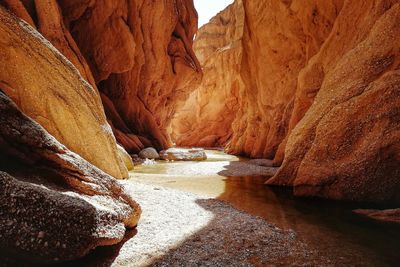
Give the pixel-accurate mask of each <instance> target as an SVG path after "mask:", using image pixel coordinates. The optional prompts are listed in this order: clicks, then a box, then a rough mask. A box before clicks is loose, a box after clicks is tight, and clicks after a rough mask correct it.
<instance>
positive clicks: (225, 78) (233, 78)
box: [171, 1, 244, 147]
mask: <svg viewBox="0 0 400 267" xmlns="http://www.w3.org/2000/svg"><path fill="white" fill-rule="evenodd" d="M243 24H244V11H243V6H242V1H236V2H235V3H234V4H232V5H230V6H229V7H227V8H226V9H225V10H224V11H222V12H220V13H219V14H218V15H217V16H215V17H214V18H213V19H211V21H210V22H209V23H208V24H206V25H204V26H203V27H202V28H200V29H199V31H198V33H197V35H196V39H195V42H194V46H193V48H194V51H195V53H196V56H197V58H198V59H199V61H200V63H201V65H202V67H203V73H204V75H203V80H202V83H201V85H200V86H199V87H198V89H196V90H195V91H193V93H191V95H190V97H189V98H188V100H187V101H186V102H185V105H184V106H183V107H181V108H180V109H179V110H178V112H177V113H176V114H175V116H174V119H173V121H172V124H171V130H172V139H173V140H174V141H175V142H176V144H177V145H179V146H201V147H222V146H224V145H225V144H226V142H227V141H228V140H229V138H230V137H231V135H232V128H231V124H232V121H233V120H234V118H235V114H236V112H237V109H238V105H239V100H238V94H239V91H240V90H242V87H243V82H242V80H241V78H240V75H239V73H240V67H241V60H242V45H241V38H242V36H243Z"/></svg>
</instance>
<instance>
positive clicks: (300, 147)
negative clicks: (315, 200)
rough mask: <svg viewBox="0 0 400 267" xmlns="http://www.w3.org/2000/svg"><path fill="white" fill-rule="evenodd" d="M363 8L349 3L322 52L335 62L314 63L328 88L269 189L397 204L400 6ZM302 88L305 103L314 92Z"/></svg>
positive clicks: (302, 123) (323, 87)
mask: <svg viewBox="0 0 400 267" xmlns="http://www.w3.org/2000/svg"><path fill="white" fill-rule="evenodd" d="M359 4H360V3H356V2H355V1H346V2H345V4H344V6H343V9H342V11H341V12H340V14H339V16H338V18H337V20H336V23H335V26H334V30H333V31H332V35H331V36H330V38H328V39H327V41H326V43H325V44H324V49H322V50H321V53H323V54H324V55H325V56H326V57H328V58H330V60H327V61H325V59H322V56H321V55H317V56H316V57H315V58H314V59H313V61H312V62H311V63H310V66H311V67H312V68H315V66H318V67H317V69H318V68H320V69H321V70H322V72H317V73H319V74H320V75H321V76H320V77H318V79H322V82H316V83H315V84H316V85H317V86H318V85H320V87H317V88H316V91H317V92H318V93H317V95H316V97H315V99H314V101H313V103H312V105H311V107H310V108H309V109H308V111H307V113H306V114H305V115H304V117H303V118H302V119H301V121H300V122H299V123H298V124H297V125H296V126H295V128H294V129H293V131H292V132H291V134H290V135H289V138H288V142H287V145H286V151H285V160H284V162H283V165H282V166H281V168H280V170H279V172H278V173H277V175H276V176H275V177H273V178H272V179H271V180H270V181H269V183H270V184H280V185H293V186H294V191H295V194H297V195H307V196H309V195H312V196H322V197H328V198H334V199H346V200H357V201H371V202H391V204H394V203H396V204H399V203H400V194H399V192H400V167H399V166H400V157H399V155H400V109H399V107H400V27H399V25H400V2H399V1H370V2H368V3H364V5H365V6H364V8H361V9H360V5H359ZM354 25H358V27H357V28H356V29H355V28H354ZM347 32H350V33H347ZM343 35H344V36H346V35H347V37H348V38H347V39H346V40H348V41H346V42H343V41H344V40H342V41H340V39H341V36H343ZM338 39H339V40H338ZM340 44H341V45H340ZM309 72H310V70H308V69H306V70H305V72H304V75H306V76H305V77H308V79H305V81H309V77H310V76H311V75H310V73H309ZM299 88H300V91H299V93H298V94H297V96H298V98H299V100H298V101H299V102H301V100H302V98H304V94H305V93H306V92H309V91H308V90H309V89H310V87H299ZM306 103H307V102H306ZM299 110H301V108H299ZM293 116H294V117H293V118H294V120H296V119H297V116H298V113H293Z"/></svg>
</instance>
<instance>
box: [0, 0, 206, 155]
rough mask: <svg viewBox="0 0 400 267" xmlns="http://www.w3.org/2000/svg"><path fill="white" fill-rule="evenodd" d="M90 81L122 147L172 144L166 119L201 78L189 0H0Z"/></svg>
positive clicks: (131, 150) (132, 150) (133, 149)
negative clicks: (97, 92)
mask: <svg viewBox="0 0 400 267" xmlns="http://www.w3.org/2000/svg"><path fill="white" fill-rule="evenodd" d="M2 4H3V5H4V6H5V7H7V8H8V9H9V10H10V11H12V12H14V13H15V14H16V15H17V16H19V17H21V18H23V19H24V20H25V21H27V22H28V23H31V24H32V25H33V26H34V27H36V28H37V29H38V30H39V31H40V32H41V33H42V34H43V35H44V36H45V37H46V39H48V40H49V41H50V42H51V43H52V44H53V45H54V46H55V47H56V48H57V49H58V50H59V51H60V52H61V53H62V54H63V55H64V56H66V57H67V58H68V59H69V60H70V61H71V62H72V63H73V64H74V66H75V67H76V68H77V69H78V70H79V72H80V73H81V75H82V76H83V77H84V78H85V79H86V80H87V81H88V82H89V83H90V84H91V85H92V86H93V87H94V88H95V89H96V87H97V88H98V90H99V91H100V96H101V99H102V102H103V105H104V109H105V112H106V115H107V118H108V121H109V124H110V125H111V127H112V129H113V132H114V135H115V136H116V138H117V141H118V142H119V143H120V144H121V145H123V146H124V148H125V149H126V150H127V151H128V152H129V153H137V152H139V151H140V150H141V149H142V148H144V147H146V146H154V147H156V148H158V149H163V148H167V147H169V146H170V145H171V141H170V138H169V135H168V133H167V130H166V129H167V127H168V125H169V123H170V120H171V118H172V115H173V113H174V112H175V109H176V107H177V106H178V105H179V103H180V102H182V101H183V100H185V99H186V98H187V97H188V95H189V92H191V91H192V90H193V89H192V88H195V87H196V86H197V85H196V84H198V83H199V82H200V80H201V68H200V65H199V63H198V61H197V59H196V56H195V55H194V53H193V50H192V42H193V41H192V40H193V36H194V34H195V32H196V31H197V13H196V11H195V9H194V6H193V1H192V0H168V1H165V2H159V1H144V0H141V1H122V0H118V1H103V0H96V1H80V0H59V1H56V0H44V1H20V0H4V1H3V2H2Z"/></svg>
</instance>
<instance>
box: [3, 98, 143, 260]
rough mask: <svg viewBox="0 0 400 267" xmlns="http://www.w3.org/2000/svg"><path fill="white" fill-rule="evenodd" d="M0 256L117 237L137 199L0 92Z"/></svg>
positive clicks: (54, 253) (66, 251)
mask: <svg viewBox="0 0 400 267" xmlns="http://www.w3.org/2000/svg"><path fill="white" fill-rule="evenodd" d="M0 124H1V125H2V127H0V170H1V171H0V188H1V190H0V235H1V237H2V238H1V239H0V251H1V253H0V261H1V262H7V260H10V258H16V259H17V260H18V261H21V260H22V261H26V262H28V263H29V264H36V263H52V262H58V261H65V260H71V259H75V258H79V257H81V256H83V255H85V254H87V253H88V252H89V251H90V250H92V249H93V248H95V247H97V246H103V245H112V244H116V243H118V242H120V241H121V240H122V238H123V237H124V234H125V227H129V228H131V227H134V226H136V225H137V223H138V220H139V217H140V213H141V210H140V207H139V205H138V204H137V203H135V202H134V201H133V200H132V198H131V196H129V195H127V194H126V193H125V191H124V188H123V187H122V186H121V185H120V184H119V183H118V182H117V180H115V179H114V178H113V177H111V176H109V175H108V174H106V173H104V172H103V171H101V170H100V169H98V168H96V167H94V166H93V165H91V164H90V163H89V162H87V161H86V160H84V159H83V158H81V157H80V156H79V155H77V154H75V153H73V152H71V151H70V150H68V149H67V148H66V147H65V146H63V145H62V144H60V143H59V142H58V141H57V140H56V139H55V138H54V137H52V136H51V135H50V134H49V133H48V132H47V131H46V130H45V129H44V128H42V127H41V126H40V125H38V124H37V123H36V122H34V121H33V120H31V119H30V118H28V117H26V116H25V115H24V114H23V113H22V112H21V111H20V110H19V109H18V108H17V106H16V105H15V104H14V103H12V101H11V100H10V99H9V98H8V97H7V96H5V95H4V94H3V93H0Z"/></svg>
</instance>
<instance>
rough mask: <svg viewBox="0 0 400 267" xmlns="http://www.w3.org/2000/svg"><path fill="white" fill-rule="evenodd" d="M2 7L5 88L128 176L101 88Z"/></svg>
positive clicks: (86, 152) (81, 148)
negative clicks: (106, 111) (102, 97)
mask: <svg viewBox="0 0 400 267" xmlns="http://www.w3.org/2000/svg"><path fill="white" fill-rule="evenodd" d="M39 2H40V1H39ZM40 3H41V2H40ZM0 9H1V10H0V12H1V22H2V23H1V25H0V36H1V37H2V38H1V40H0V58H1V64H0V85H1V86H2V90H3V91H4V92H5V93H6V94H7V95H8V96H9V97H11V98H12V99H13V101H14V102H15V103H16V104H17V105H18V106H19V108H21V110H22V111H23V112H24V113H26V114H27V115H28V116H30V117H31V118H32V119H34V120H35V121H37V122H38V123H39V124H40V125H42V126H43V127H45V128H46V130H47V131H48V132H49V133H50V134H52V135H53V136H54V137H56V138H57V139H58V140H59V141H60V142H61V143H63V144H64V145H66V146H67V147H68V148H69V149H71V150H72V151H74V152H76V153H78V154H80V155H81V156H82V157H83V158H85V159H86V160H88V161H89V162H91V163H92V164H94V165H95V166H97V167H99V168H100V169H102V170H103V171H105V172H107V173H109V174H111V175H113V176H114V177H117V178H126V177H128V171H127V169H126V167H125V166H124V164H123V162H122V160H121V158H120V156H119V154H118V150H117V146H116V141H115V137H114V135H113V134H112V132H111V128H110V126H109V125H108V123H107V120H106V117H105V114H104V110H103V107H102V103H101V99H100V97H99V94H98V92H97V91H96V89H94V88H93V87H91V86H90V85H89V84H88V83H87V82H86V81H85V80H84V79H83V78H82V76H80V75H79V72H78V71H77V69H76V68H75V67H74V66H73V65H72V64H71V63H70V62H69V61H68V60H66V58H65V57H64V56H63V55H62V54H60V52H59V51H57V50H56V49H55V48H54V47H53V46H52V45H51V44H50V43H49V42H48V41H47V40H45V39H44V38H43V37H42V36H40V35H39V34H38V33H37V32H36V31H35V30H34V29H33V28H30V27H29V26H28V25H24V26H23V27H21V26H20V25H19V24H23V22H18V23H19V24H18V23H17V22H15V21H14V20H12V19H11V18H10V16H9V15H8V14H7V11H5V10H4V9H3V8H1V7H0ZM50 18H51V17H50ZM50 18H49V19H50ZM42 25H43V24H42ZM63 36H64V35H63ZM53 39H54V38H53ZM81 66H83V65H81Z"/></svg>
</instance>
